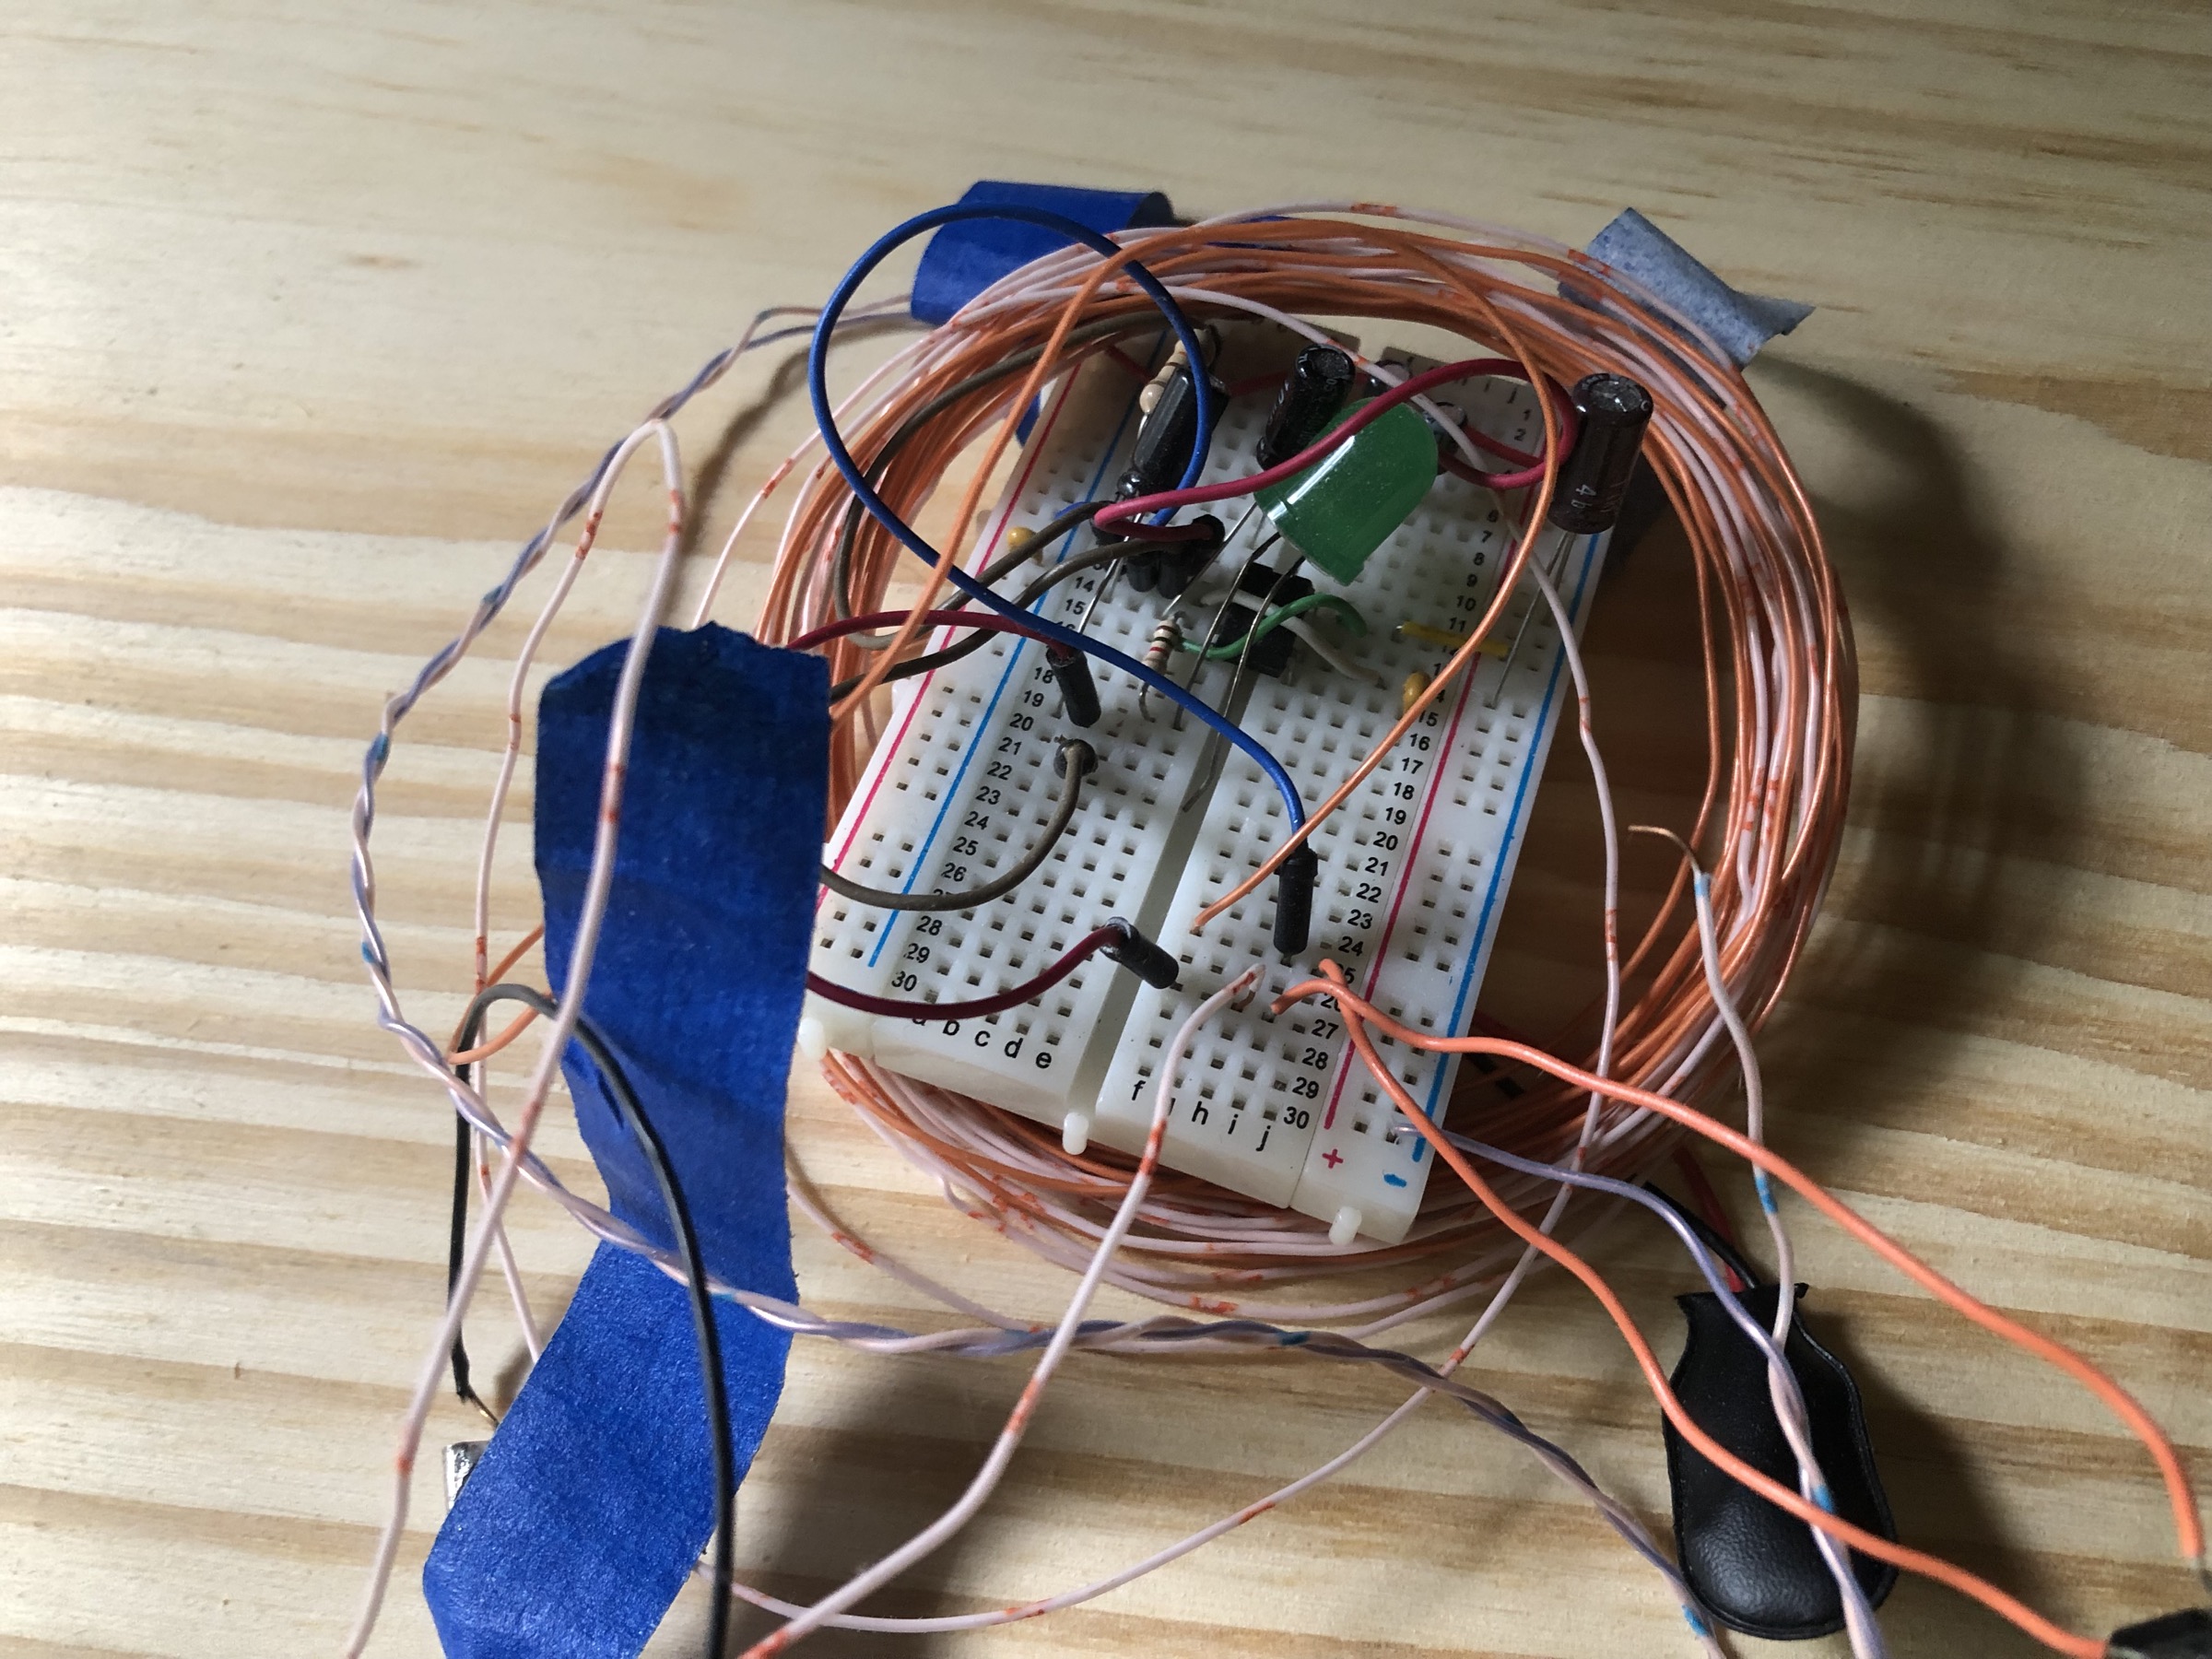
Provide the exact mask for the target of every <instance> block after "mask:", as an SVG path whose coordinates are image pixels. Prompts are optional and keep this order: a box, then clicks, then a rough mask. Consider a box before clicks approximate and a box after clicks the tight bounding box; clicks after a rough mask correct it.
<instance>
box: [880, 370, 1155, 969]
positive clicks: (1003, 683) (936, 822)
mask: <svg viewBox="0 0 2212 1659" xmlns="http://www.w3.org/2000/svg"><path fill="white" fill-rule="evenodd" d="M1066 395H1068V396H1070V397H1072V396H1074V395H1075V386H1074V384H1073V382H1070V384H1069V386H1068V389H1067V393H1066ZM1137 395H1138V394H1137V393H1131V394H1130V395H1129V402H1128V403H1127V405H1126V406H1124V408H1123V410H1122V418H1121V419H1119V420H1118V421H1116V422H1115V423H1114V428H1113V436H1112V438H1111V439H1109V440H1108V441H1107V443H1106V452H1105V453H1103V454H1102V455H1100V457H1099V469H1098V471H1096V472H1094V473H1092V474H1091V475H1090V486H1089V488H1087V489H1086V490H1084V492H1083V494H1084V496H1085V498H1086V499H1096V497H1097V495H1098V493H1099V486H1100V484H1102V483H1104V482H1105V479H1106V470H1107V468H1109V467H1110V466H1112V465H1113V457H1114V453H1115V452H1116V451H1117V450H1119V449H1120V448H1121V447H1122V434H1123V433H1124V432H1126V431H1127V430H1128V429H1129V417H1130V416H1131V415H1132V414H1134V413H1135V409H1136V399H1137ZM1075 539H1076V533H1075V531H1073V530H1070V531H1069V532H1068V533H1067V535H1066V537H1065V540H1063V541H1062V542H1061V544H1060V549H1061V551H1060V559H1059V560H1055V561H1054V562H1055V563H1058V562H1061V561H1063V560H1065V559H1066V557H1067V548H1068V547H1069V545H1070V544H1071V543H1073V542H1074V541H1075ZM1051 597H1052V595H1051V594H1040V595H1039V596H1038V599H1037V604H1036V605H1032V606H1030V609H1031V610H1036V609H1038V607H1039V606H1042V605H1043V604H1044V602H1045V601H1046V600H1047V599H1050V598H1051ZM1011 638H1012V639H1013V641H1014V649H1013V651H1012V652H1011V653H1008V655H1007V657H1006V668H1005V670H1004V671H1003V672H1001V673H1000V675H999V677H998V684H997V686H996V687H995V688H994V689H993V690H992V693H991V700H990V701H989V702H987V703H985V704H984V705H983V717H982V720H980V721H978V722H977V723H976V731H977V732H978V733H979V734H980V733H981V732H982V731H983V730H984V729H985V728H987V727H988V726H989V725H990V724H991V716H992V715H993V714H994V713H995V712H997V710H998V700H999V699H1000V698H1002V697H1004V696H1005V695H1006V688H1007V687H1008V686H1011V685H1012V684H1013V683H1014V670H1015V669H1016V668H1018V667H1019V666H1020V665H1021V653H1022V652H1023V651H1024V650H1025V649H1026V648H1027V647H1028V646H1029V643H1030V641H1028V640H1026V639H1024V638H1023V637H1022V636H1021V635H1019V634H1015V635H1012V636H1011ZM955 695H958V693H957V692H956V693H955ZM978 741H979V742H980V738H979V740H978ZM976 747H977V745H976V744H974V743H971V744H970V745H969V746H968V748H967V751H966V753H964V754H962V755H961V756H960V763H959V766H957V767H955V768H954V769H953V773H952V781H951V782H948V783H947V784H946V785H945V794H944V798H943V799H942V800H940V801H939V802H938V804H937V814H936V817H935V818H931V819H930V820H929V833H928V834H926V835H924V837H923V838H922V844H921V845H920V846H918V847H916V848H915V849H914V862H913V865H912V868H910V869H909V870H908V871H907V873H906V879H905V880H904V881H902V882H900V885H899V890H900V892H902V893H911V892H912V891H913V890H914V883H915V882H916V881H918V880H920V879H921V877H922V870H923V867H924V865H927V864H928V862H929V857H930V849H931V848H932V847H934V846H935V845H936V841H937V831H938V830H942V829H944V827H945V815H946V814H947V813H948V812H950V811H951V810H952V804H953V801H954V800H955V799H956V798H957V797H958V796H959V793H960V780H961V779H963V778H965V777H966V776H967V775H968V763H969V762H970V761H971V760H972V759H975V753H976ZM892 931H893V930H892V929H890V928H888V927H887V928H885V929H883V930H882V931H881V932H880V933H878V934H877V935H876V944H875V947H874V948H873V949H871V950H870V951H869V952H868V966H869V967H871V968H873V967H875V966H876V964H877V961H878V960H879V959H881V958H882V956H883V952H884V947H886V946H888V944H890V942H891V934H892Z"/></svg>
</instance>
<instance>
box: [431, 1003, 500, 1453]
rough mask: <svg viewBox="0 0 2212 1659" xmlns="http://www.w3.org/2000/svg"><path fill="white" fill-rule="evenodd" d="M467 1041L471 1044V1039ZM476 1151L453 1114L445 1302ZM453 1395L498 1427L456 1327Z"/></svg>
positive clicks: (464, 1235) (460, 1250)
mask: <svg viewBox="0 0 2212 1659" xmlns="http://www.w3.org/2000/svg"><path fill="white" fill-rule="evenodd" d="M470 1041H474V1038H473V1037H472V1038H471V1039H470ZM468 1074H469V1068H468V1067H467V1066H465V1065H458V1066H455V1067H454V1068H453V1075H454V1076H455V1077H459V1078H460V1079H461V1081H462V1082H464V1083H466V1082H468V1081H469V1075H468ZM475 1150H476V1133H475V1131H474V1130H472V1129H471V1128H470V1127H469V1124H468V1120H467V1119H466V1118H465V1117H463V1116H462V1115H461V1114H460V1113H459V1112H454V1113H453V1221H452V1228H451V1231H450V1232H449V1234H448V1236H447V1238H446V1243H445V1300H447V1301H449V1302H450V1301H452V1300H453V1287H454V1286H455V1285H458V1284H459V1283H460V1282H461V1259H462V1257H463V1256H465V1255H466V1254H467V1253H468V1184H469V1177H470V1174H471V1173H472V1171H471V1170H470V1168H469V1163H470V1157H469V1155H470V1154H471V1153H472V1152H474V1151H475ZM453 1392H454V1393H455V1394H459V1395H460V1396H461V1398H462V1400H463V1401H464V1402H465V1404H467V1405H470V1406H475V1407H476V1408H477V1410H478V1411H480V1412H482V1413H483V1414H484V1416H485V1418H486V1420H488V1422H489V1423H490V1424H491V1426H492V1427H493V1428H495V1429H496V1428H498V1427H499V1425H500V1414H499V1413H498V1412H496V1411H494V1410H493V1409H492V1408H491V1407H490V1406H488V1405H487V1404H486V1403H485V1400H484V1396H483V1395H482V1394H478V1393H477V1389H476V1384H475V1383H473V1382H470V1381H469V1377H468V1344H467V1342H466V1341H465V1340H464V1338H463V1337H462V1335H461V1330H460V1327H459V1326H457V1325H456V1326H455V1327H454V1328H453Z"/></svg>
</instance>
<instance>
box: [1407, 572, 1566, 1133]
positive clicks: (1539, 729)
mask: <svg viewBox="0 0 2212 1659" xmlns="http://www.w3.org/2000/svg"><path fill="white" fill-rule="evenodd" d="M1596 547H1597V537H1596V536H1594V535H1593V536H1591V537H1590V538H1589V539H1588V540H1586V541H1585V542H1583V568H1582V569H1581V570H1580V571H1577V572H1576V573H1575V578H1574V598H1573V600H1572V601H1571V603H1570V604H1569V606H1568V617H1567V619H1568V622H1569V625H1570V626H1571V625H1572V624H1573V621H1574V617H1575V613H1576V612H1578V611H1580V610H1581V609H1582V608H1583V590H1584V589H1586V588H1587V587H1588V586H1589V584H1590V569H1591V566H1592V565H1593V564H1594V562H1595V561H1594V559H1592V558H1591V557H1590V556H1591V554H1592V552H1593V551H1594V549H1595V548H1596ZM1566 666H1567V649H1566V647H1565V646H1564V645H1561V646H1560V648H1559V655H1557V656H1556V657H1554V658H1553V659H1552V662H1551V679H1550V682H1549V683H1548V684H1547V685H1546V686H1545V688H1544V702H1543V706H1542V707H1541V708H1539V709H1538V710H1537V712H1536V729H1535V734H1534V735H1532V736H1531V737H1530V739H1529V745H1528V752H1529V753H1530V754H1531V755H1534V754H1535V751H1536V745H1537V744H1538V743H1539V742H1541V741H1542V740H1543V736H1544V733H1545V730H1546V728H1547V727H1548V726H1549V725H1550V724H1551V710H1552V703H1553V700H1555V699H1556V698H1557V697H1558V695H1559V675H1560V674H1561V673H1562V672H1563V671H1564V670H1565V668H1566ZM1536 771H1537V769H1536V767H1535V764H1534V763H1533V762H1531V763H1530V764H1528V765H1525V766H1524V767H1522V769H1521V782H1518V783H1516V784H1515V785H1514V786H1513V810H1512V813H1511V814H1510V815H1508V817H1507V818H1506V820H1505V840H1504V841H1502V842H1501V843H1500V846H1499V849H1498V860H1497V862H1496V863H1495V864H1494V865H1491V866H1490V882H1489V886H1488V888H1486V889H1485V890H1484V892H1483V895H1482V915H1481V917H1480V918H1479V920H1478V921H1477V924H1476V930H1475V943H1476V948H1475V949H1473V950H1470V951H1469V952H1467V960H1466V965H1465V967H1463V968H1462V969H1461V970H1460V971H1459V987H1458V989H1457V990H1456V991H1454V992H1453V996H1452V1018H1450V1019H1449V1020H1447V1021H1445V1023H1444V1030H1445V1031H1446V1032H1447V1033H1449V1034H1453V1035H1456V1034H1457V1033H1458V1030H1459V1022H1460V1018H1461V1016H1463V1015H1464V1014H1465V1012H1466V1009H1467V995H1468V994H1469V993H1470V992H1471V991H1472V990H1473V989H1474V983H1475V959H1476V958H1477V957H1478V956H1480V955H1481V954H1482V950H1481V946H1482V941H1483V940H1484V939H1485V938H1486V937H1487V936H1488V933H1489V928H1490V912H1491V911H1492V909H1493V908H1495V906H1496V905H1497V902H1498V887H1499V884H1500V882H1502V881H1503V880H1504V879H1505V866H1506V854H1507V853H1509V852H1510V851H1511V850H1512V844H1513V840H1514V838H1515V837H1516V836H1518V835H1519V834H1520V833H1521V812H1522V809H1523V808H1524V806H1526V805H1527V804H1528V786H1529V784H1530V783H1531V782H1534V781H1535V775H1536ZM1450 1060H1451V1056H1450V1055H1448V1054H1439V1055H1438V1056H1437V1057H1436V1077H1434V1079H1432V1080H1431V1081H1430V1085H1429V1098H1428V1100H1425V1101H1423V1102H1422V1104H1421V1112H1422V1115H1423V1116H1425V1117H1427V1118H1428V1120H1429V1121H1430V1123H1432V1124H1433V1123H1435V1122H1436V1112H1437V1097H1438V1096H1439V1095H1440V1094H1441V1092H1442V1090H1443V1087H1444V1074H1445V1073H1446V1071H1448V1070H1449V1069H1450V1065H1449V1062H1450ZM1428 1150H1429V1143H1428V1142H1427V1141H1425V1140H1423V1141H1416V1142H1415V1143H1414V1147H1413V1161H1414V1162H1415V1163H1419V1162H1420V1161H1421V1159H1422V1155H1423V1154H1425V1153H1426V1152H1427V1151H1428Z"/></svg>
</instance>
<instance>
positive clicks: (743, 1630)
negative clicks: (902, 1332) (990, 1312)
mask: <svg viewBox="0 0 2212 1659" xmlns="http://www.w3.org/2000/svg"><path fill="white" fill-rule="evenodd" d="M881 1363H882V1364H883V1366H884V1368H885V1374H884V1380H883V1381H884V1386H883V1387H882V1388H881V1390H879V1391H877V1392H875V1393H871V1394H867V1395H865V1397H863V1398H861V1399H859V1400H857V1401H855V1402H854V1403H853V1406H852V1408H851V1409H850V1410H849V1411H848V1412H847V1413H846V1414H845V1415H844V1416H843V1418H841V1419H840V1420H834V1421H830V1422H827V1423H816V1424H808V1425H806V1426H804V1427H800V1426H796V1425H785V1426H782V1427H778V1428H771V1430H769V1439H768V1441H767V1442H766V1443H765V1444H764V1445H763V1447H762V1449H761V1466H762V1467H763V1468H765V1469H771V1470H774V1469H775V1468H776V1465H781V1469H780V1471H778V1476H779V1477H778V1480H777V1484H778V1485H779V1487H786V1488H788V1489H789V1490H790V1491H791V1492H792V1493H793V1496H792V1498H791V1500H790V1507H789V1510H788V1514H789V1516H790V1519H789V1521H788V1523H787V1524H785V1525H783V1526H782V1528H781V1529H780V1530H778V1531H776V1532H775V1533H774V1534H773V1535H772V1536H770V1537H766V1538H761V1537H760V1536H759V1535H758V1534H756V1535H753V1537H752V1538H748V1537H747V1528H746V1524H745V1509H746V1498H745V1494H744V1491H743V1489H742V1488H741V1489H740V1491H739V1494H738V1535H739V1539H740V1554H741V1556H749V1557H751V1558H752V1559H756V1560H758V1559H760V1550H761V1547H762V1546H765V1549H766V1556H767V1559H766V1561H765V1562H764V1563H763V1564H762V1565H761V1567H760V1568H759V1570H758V1572H757V1576H756V1578H755V1582H756V1583H759V1586H760V1587H761V1588H762V1589H765V1590H767V1591H768V1592H769V1593H770V1594H775V1595H780V1596H782V1597H783V1598H785V1599H786V1600H789V1601H794V1602H799V1603H806V1602H812V1601H815V1600H817V1599H818V1598H819V1597H821V1596H823V1595H825V1594H829V1593H830V1591H832V1590H834V1589H836V1588H837V1587H838V1586H839V1585H841V1584H842V1583H845V1582H846V1580H847V1579H849V1578H850V1577H851V1576H852V1575H853V1573H855V1572H858V1571H861V1570H862V1569H863V1568H865V1567H867V1566H868V1565H870V1564H871V1563H872V1562H875V1561H877V1560H880V1559H882V1558H883V1557H885V1556H887V1555H888V1554H890V1553H891V1551H893V1550H894V1549H896V1548H898V1547H900V1545H902V1544H904V1543H905V1542H906V1541H907V1540H908V1539H909V1538H911V1537H912V1536H913V1535H915V1534H917V1533H919V1532H921V1531H922V1530H923V1529H924V1527H926V1526H928V1525H929V1524H930V1523H932V1522H933V1521H935V1519H936V1518H937V1517H938V1516H939V1515H941V1514H943V1513H944V1512H945V1511H947V1509H949V1508H951V1507H952V1505H953V1503H954V1502H955V1501H956V1500H958V1499H959V1495H960V1494H961V1492H963V1491H964V1490H966V1488H967V1487H968V1484H969V1482H970V1481H971V1479H972V1478H973V1477H974V1475H975V1472H976V1471H977V1469H978V1468H980V1467H981V1466H982V1462H983V1458H984V1456H985V1454H986V1453H988V1451H989V1449H990V1445H991V1441H992V1440H993V1438H994V1436H995V1435H996V1433H997V1431H998V1430H999V1428H1000V1427H1001V1425H1002V1424H1003V1423H1004V1422H1005V1419H1006V1411H1007V1409H1008V1408H1009V1407H1010V1406H1012V1404H1013V1401H1014V1397H1015V1395H1016V1394H1018V1392H1019V1390H1020V1387H1021V1382H1022V1379H1023V1377H1024V1376H1025V1375H1026V1374H1027V1365H1026V1363H1024V1362H1022V1361H1019V1360H1017V1361H1013V1362H1011V1363H1012V1365H1013V1366H1014V1367H1015V1369H1011V1370H1010V1369H1008V1368H1007V1367H1006V1366H1000V1365H990V1364H985V1365H979V1364H976V1363H974V1362H972V1361H959V1360H926V1359H897V1360H885V1361H882V1362H881ZM1050 1408H1051V1407H1050V1405H1049V1403H1048V1405H1047V1406H1046V1409H1047V1410H1049V1409H1050ZM1007 1496H1008V1494H1007V1493H1006V1491H1005V1490H1003V1489H1002V1491H1001V1493H1000V1495H999V1496H998V1498H997V1499H996V1500H994V1503H995V1505H996V1507H997V1508H998V1510H999V1512H1001V1513H1002V1514H1003V1513H1004V1512H1005V1509H1006V1500H1007ZM987 1524H988V1520H987V1518H986V1519H985V1520H982V1521H979V1522H978V1523H976V1524H973V1525H971V1528H970V1529H969V1530H967V1531H963V1532H962V1533H959V1534H958V1535H955V1536H954V1537H953V1538H952V1539H951V1540H950V1541H948V1542H947V1544H946V1546H945V1547H944V1548H942V1549H940V1550H938V1551H937V1552H936V1553H935V1555H932V1556H930V1557H928V1558H927V1559H924V1561H922V1562H920V1563H918V1564H917V1565H916V1566H915V1567H913V1568H912V1570H911V1571H908V1572H907V1573H905V1574H904V1575H902V1576H901V1577H900V1579H899V1580H897V1581H895V1582H894V1583H892V1584H890V1585H888V1586H887V1587H886V1588H885V1589H883V1590H881V1591H878V1592H877V1594H874V1595H872V1596H870V1597H868V1598H867V1599H866V1600H865V1601H864V1602H863V1603H862V1604H861V1605H860V1606H858V1607H857V1608H855V1609H854V1611H856V1612H860V1613H865V1614H873V1615H877V1616H879V1617H880V1616H888V1617H894V1618H930V1617H937V1616H942V1615H945V1614H953V1613H964V1612H971V1611H976V1610H979V1609H980V1608H981V1607H982V1605H983V1604H982V1603H980V1602H978V1601H976V1600H975V1599H974V1598H972V1597H966V1596H959V1595H954V1594H944V1593H942V1592H939V1591H937V1590H935V1589H932V1588H929V1587H928V1586H933V1585H937V1584H942V1583H945V1582H947V1580H949V1579H955V1578H957V1577H959V1561H960V1557H961V1555H962V1553H963V1551H964V1550H966V1549H967V1548H968V1547H970V1546H971V1541H972V1539H973V1537H974V1535H975V1530H974V1529H975V1527H976V1526H984V1525H987ZM1077 1524H1079V1523H1077ZM781 1624H782V1620H781V1619H778V1618H771V1617H769V1616H768V1615H766V1614H762V1613H758V1612H755V1611H753V1610H752V1609H750V1608H747V1609H744V1610H742V1611H741V1612H740V1613H739V1615H738V1617H737V1618H736V1620H735V1624H734V1626H733V1629H734V1632H735V1635H734V1639H733V1643H732V1649H731V1651H732V1652H733V1653H735V1652H739V1651H742V1649H743V1648H744V1647H745V1646H746V1645H747V1644H749V1643H751V1642H753V1641H758V1640H759V1638H761V1637H762V1636H765V1635H767V1634H768V1633H769V1632H770V1631H771V1630H774V1629H776V1628H777V1627H778V1626H780V1625H781ZM987 1639H988V1638H987V1637H986V1638H985V1640H987ZM975 1640H977V1639H976V1638H975V1637H973V1636H971V1635H962V1636H941V1635H920V1636H915V1635H885V1634H874V1633H869V1632H866V1631H851V1630H824V1631H821V1632H820V1633H818V1635H815V1636H811V1637H809V1638H807V1641H806V1649H807V1651H808V1652H809V1653H820V1654H821V1655H823V1659H860V1656H861V1655H863V1654H868V1655H874V1654H880V1653H884V1652H886V1651H887V1649H896V1651H897V1652H898V1653H903V1654H912V1655H915V1656H916V1659H929V1656H930V1655H933V1654H936V1653H946V1652H949V1651H951V1650H952V1647H953V1646H954V1645H956V1644H958V1643H960V1642H971V1643H972V1642H973V1641H975Z"/></svg>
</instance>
